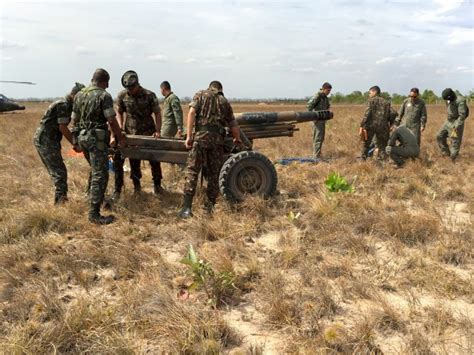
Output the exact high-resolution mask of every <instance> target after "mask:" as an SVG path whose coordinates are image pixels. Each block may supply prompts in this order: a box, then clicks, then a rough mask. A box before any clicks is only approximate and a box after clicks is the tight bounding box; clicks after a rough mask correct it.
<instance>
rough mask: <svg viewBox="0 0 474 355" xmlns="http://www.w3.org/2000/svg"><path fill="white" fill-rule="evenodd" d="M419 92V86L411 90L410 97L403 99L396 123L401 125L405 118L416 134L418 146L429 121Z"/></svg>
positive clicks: (408, 126) (406, 123)
mask: <svg viewBox="0 0 474 355" xmlns="http://www.w3.org/2000/svg"><path fill="white" fill-rule="evenodd" d="M419 94H420V90H418V88H412V89H411V90H410V97H409V98H407V99H405V101H403V103H402V106H401V107H400V115H399V116H398V118H397V120H396V121H395V124H396V125H397V126H399V125H400V123H401V122H402V119H403V118H405V120H404V124H405V126H406V127H407V128H408V129H410V130H411V131H412V132H413V134H414V135H415V137H416V139H417V142H418V147H420V144H421V132H423V131H424V130H425V127H426V121H427V114H426V106H425V102H424V101H423V100H422V99H420V98H419V97H418V96H419Z"/></svg>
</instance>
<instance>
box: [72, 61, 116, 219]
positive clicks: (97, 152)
mask: <svg viewBox="0 0 474 355" xmlns="http://www.w3.org/2000/svg"><path fill="white" fill-rule="evenodd" d="M109 80H110V76H109V73H107V71H106V70H105V69H97V70H96V71H95V72H94V75H93V76H92V82H91V85H90V86H88V87H87V88H85V89H83V90H81V92H79V93H78V94H77V95H76V97H75V99H74V105H73V109H72V120H73V122H74V125H75V127H76V128H77V129H78V130H79V135H78V137H77V140H78V144H79V146H80V148H81V149H82V150H83V152H84V155H85V156H86V159H87V160H88V161H89V163H90V165H91V170H92V171H91V183H90V192H89V199H90V208H89V221H90V222H92V223H96V224H110V223H112V222H113V221H114V217H113V216H102V215H101V214H100V206H101V204H102V202H103V201H104V194H105V190H106V189H107V182H108V180H109V153H108V145H109V130H108V127H109V126H110V129H111V130H112V134H114V135H115V137H116V139H117V140H118V142H119V143H120V145H121V146H125V136H124V135H123V134H122V132H121V131H120V126H119V125H118V123H117V120H116V118H115V110H114V102H113V100H112V96H110V94H109V93H108V92H107V91H105V89H107V88H108V87H109Z"/></svg>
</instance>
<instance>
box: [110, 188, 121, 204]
mask: <svg viewBox="0 0 474 355" xmlns="http://www.w3.org/2000/svg"><path fill="white" fill-rule="evenodd" d="M118 200H120V190H115V191H114V193H113V194H112V202H113V203H117V202H118Z"/></svg>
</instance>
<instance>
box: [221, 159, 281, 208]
mask: <svg viewBox="0 0 474 355" xmlns="http://www.w3.org/2000/svg"><path fill="white" fill-rule="evenodd" d="M277 184H278V177H277V172H276V170H275V167H274V166H273V164H272V162H271V161H270V160H269V159H268V158H267V157H266V156H265V155H263V154H260V153H258V152H255V151H243V152H239V153H236V154H233V155H231V156H230V157H229V158H228V159H227V160H226V162H225V163H224V165H223V166H222V169H221V172H220V174H219V189H220V191H221V194H222V196H224V198H225V199H226V200H228V201H230V202H241V201H242V200H244V198H245V196H246V195H258V196H263V197H265V198H267V197H270V196H272V195H273V194H274V193H275V191H276V188H277Z"/></svg>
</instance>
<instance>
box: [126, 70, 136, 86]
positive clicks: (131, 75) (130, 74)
mask: <svg viewBox="0 0 474 355" xmlns="http://www.w3.org/2000/svg"><path fill="white" fill-rule="evenodd" d="M135 85H138V74H137V73H136V72H135V71H133V70H127V71H126V72H125V73H124V74H123V75H122V86H123V87H124V88H131V87H132V86H135Z"/></svg>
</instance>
